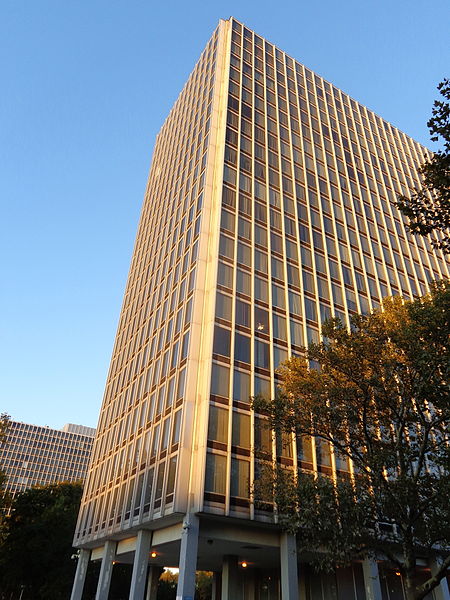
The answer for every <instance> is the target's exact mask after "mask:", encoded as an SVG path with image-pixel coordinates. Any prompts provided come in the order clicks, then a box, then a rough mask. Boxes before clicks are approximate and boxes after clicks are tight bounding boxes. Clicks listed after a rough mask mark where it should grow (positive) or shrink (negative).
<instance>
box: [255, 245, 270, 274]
mask: <svg viewBox="0 0 450 600" xmlns="http://www.w3.org/2000/svg"><path fill="white" fill-rule="evenodd" d="M255 269H256V270H257V271H261V272H262V273H267V270H268V261H267V254H266V253H265V252H261V251H260V250H255Z"/></svg>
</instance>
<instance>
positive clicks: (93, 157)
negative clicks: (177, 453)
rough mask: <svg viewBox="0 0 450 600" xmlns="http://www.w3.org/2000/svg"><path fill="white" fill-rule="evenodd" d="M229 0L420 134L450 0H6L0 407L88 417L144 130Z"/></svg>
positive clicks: (123, 254)
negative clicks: (278, 0) (208, 0)
mask: <svg viewBox="0 0 450 600" xmlns="http://www.w3.org/2000/svg"><path fill="white" fill-rule="evenodd" d="M230 15H233V16H235V17H236V18H237V19H239V20H240V21H242V22H244V23H245V24H246V25H247V26H248V27H250V28H252V29H254V30H255V31H257V32H258V33H259V34H260V35H262V36H264V37H265V38H267V39H268V40H269V41H271V42H273V43H275V44H277V45H278V46H279V47H280V48H281V49H282V50H285V51H286V52H287V53H289V54H290V55H291V56H292V57H294V58H295V59H297V60H299V61H301V62H303V63H304V64H305V65H307V66H308V67H309V68H311V69H313V70H315V71H316V72H317V73H319V74H320V75H322V76H323V77H325V78H326V79H328V80H329V81H331V82H333V83H334V84H335V85H337V86H338V87H340V88H341V89H342V90H344V91H345V92H347V93H349V94H350V95H351V96H353V97H354V98H355V99H357V100H358V101H360V102H362V103H363V104H365V105H367V106H368V107H369V108H370V109H372V110H374V111H376V112H377V113H379V114H380V115H382V116H383V117H384V118H385V119H387V120H388V121H391V122H392V123H393V124H394V125H396V126H397V127H399V128H400V129H402V130H403V131H405V132H406V133H408V134H409V135H411V136H413V137H414V138H416V139H417V140H418V141H420V142H422V143H424V144H426V145H429V144H428V140H429V138H428V131H427V127H426V121H427V119H428V118H429V116H430V111H431V106H432V102H433V100H434V99H435V98H436V97H437V92H436V89H435V88H436V85H437V84H438V82H439V81H440V80H442V79H443V78H444V77H445V76H450V73H449V72H448V67H449V65H450V60H449V59H450V49H449V46H450V44H449V40H450V36H449V27H448V24H449V23H450V4H449V3H448V0H433V1H432V2H431V1H430V0H408V1H405V0H377V1H375V0H341V1H339V2H336V0H320V1H319V0H316V1H315V2H302V1H301V0H297V1H293V0H287V1H284V2H274V1H273V0H272V1H271V2H267V1H266V0H259V1H248V2H243V1H241V2H236V1H234V0H231V1H229V2H222V1H220V0H219V1H214V0H212V1H210V2H207V1H205V2H198V1H197V0H194V1H187V2H186V1H185V2H180V1H179V0H172V1H167V2H160V1H158V2H155V1H150V0H147V1H136V0H128V1H127V2H123V1H121V2H118V1H116V0H108V1H107V0H64V1H61V0H53V1H52V0H3V1H2V2H1V3H0V70H1V71H0V72H1V84H2V85H1V93H0V138H1V140H0V202H1V219H0V223H1V230H0V256H1V260H2V266H1V287H2V289H1V294H0V319H1V327H0V336H1V342H0V353H1V355H0V373H1V375H0V412H1V411H7V412H9V413H10V414H11V415H12V417H13V418H14V419H15V420H20V421H25V422H29V423H35V424H39V425H49V426H50V427H56V428H59V427H61V426H62V425H63V424H64V423H66V422H72V423H80V424H84V425H90V426H95V425H96V423H97V417H98V412H99V409H100V405H101V400H102V394H103V388H104V384H105V379H106V375H107V370H108V366H109V360H110V355H111V351H112V346H113V342H114V336H115V330H116V326H117V321H118V317H119V311H120V306H121V302H122V296H123V291H124V287H125V282H126V277H127V272H128V267H129V262H130V257H131V252H132V248H133V244H134V237H135V233H136V228H137V222H138V218H139V212H140V207H141V203H142V198H143V194H144V190H145V185H146V178H147V173H148V169H149V166H150V159H151V154H152V147H153V143H154V140H155V135H156V133H157V132H158V130H159V128H160V126H161V124H162V122H163V120H164V118H165V117H166V115H167V113H168V112H169V110H170V108H171V106H172V104H173V102H174V100H175V99H176V97H177V95H178V93H179V91H180V90H181V88H182V86H183V84H184V82H185V80H186V79H187V76H188V75H189V73H190V71H191V70H192V68H193V66H194V64H195V62H196V61H197V58H198V56H199V55H200V52H201V51H202V49H203V46H204V45H205V43H206V42H207V40H208V39H209V36H210V35H211V33H212V31H213V30H214V28H215V27H216V25H217V23H218V20H219V18H228V17H229V16H230ZM429 147H432V146H429Z"/></svg>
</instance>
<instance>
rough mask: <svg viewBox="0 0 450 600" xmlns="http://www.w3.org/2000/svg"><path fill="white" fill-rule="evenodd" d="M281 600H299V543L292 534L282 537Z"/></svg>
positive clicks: (284, 534) (283, 534)
mask: <svg viewBox="0 0 450 600" xmlns="http://www.w3.org/2000/svg"><path fill="white" fill-rule="evenodd" d="M280 563H281V599H282V600H298V569H297V542H296V541H295V535H292V533H282V534H281V535H280Z"/></svg>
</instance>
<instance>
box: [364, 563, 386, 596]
mask: <svg viewBox="0 0 450 600" xmlns="http://www.w3.org/2000/svg"><path fill="white" fill-rule="evenodd" d="M362 566H363V574H364V588H365V590H366V598H367V600H382V596H381V585H380V575H379V572H378V564H377V561H376V560H374V559H373V558H365V559H364V560H363V565H362Z"/></svg>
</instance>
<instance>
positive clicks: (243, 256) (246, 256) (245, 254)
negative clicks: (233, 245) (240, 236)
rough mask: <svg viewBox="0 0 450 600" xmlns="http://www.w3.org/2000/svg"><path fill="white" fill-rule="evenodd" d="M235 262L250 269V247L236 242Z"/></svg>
mask: <svg viewBox="0 0 450 600" xmlns="http://www.w3.org/2000/svg"><path fill="white" fill-rule="evenodd" d="M237 262H238V263H240V264H242V265H246V266H247V267H251V264H252V252H251V248H250V246H247V244H243V243H242V242H238V251H237Z"/></svg>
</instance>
